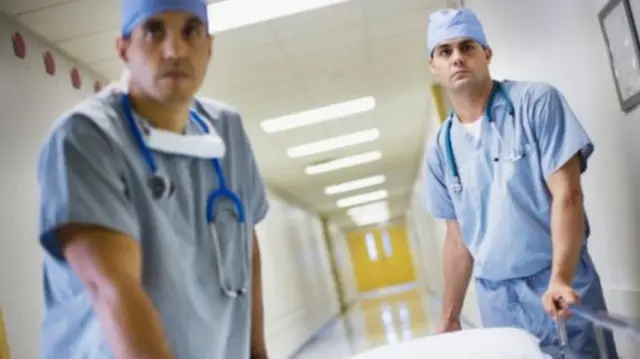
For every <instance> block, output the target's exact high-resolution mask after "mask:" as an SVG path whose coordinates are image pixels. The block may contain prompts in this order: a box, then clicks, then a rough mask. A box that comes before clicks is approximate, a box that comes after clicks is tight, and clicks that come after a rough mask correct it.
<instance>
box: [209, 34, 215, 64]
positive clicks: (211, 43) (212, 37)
mask: <svg viewBox="0 0 640 359" xmlns="http://www.w3.org/2000/svg"><path fill="white" fill-rule="evenodd" d="M215 40H216V37H215V36H213V35H211V34H209V59H211V56H213V46H214V45H215Z"/></svg>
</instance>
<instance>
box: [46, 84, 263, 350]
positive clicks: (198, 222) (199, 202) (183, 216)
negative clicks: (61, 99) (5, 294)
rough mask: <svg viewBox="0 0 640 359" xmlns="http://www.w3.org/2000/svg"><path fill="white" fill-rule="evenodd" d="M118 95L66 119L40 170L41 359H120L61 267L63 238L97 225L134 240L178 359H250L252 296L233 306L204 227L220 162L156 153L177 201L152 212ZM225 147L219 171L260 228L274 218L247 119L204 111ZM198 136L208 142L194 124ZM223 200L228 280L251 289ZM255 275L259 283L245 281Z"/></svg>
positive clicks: (155, 204)
mask: <svg viewBox="0 0 640 359" xmlns="http://www.w3.org/2000/svg"><path fill="white" fill-rule="evenodd" d="M120 98H121V97H120V95H119V94H98V95H96V96H94V97H92V98H90V99H88V100H86V101H84V102H83V103H81V104H80V105H79V106H77V107H76V108H75V109H73V110H72V111H70V112H69V113H67V114H65V115H64V116H62V118H60V119H59V120H58V121H57V122H56V123H55V125H54V126H53V129H52V131H51V133H50V135H49V136H48V138H47V139H46V141H45V143H44V146H43V148H42V152H41V153H40V159H39V164H38V182H39V186H40V198H41V199H40V240H41V243H42V245H43V247H44V249H45V258H44V273H43V276H44V277H43V280H44V293H45V314H44V321H43V323H42V352H43V354H42V358H44V359H113V358H114V356H113V354H112V352H111V350H110V348H109V346H108V344H107V343H106V341H105V336H104V333H103V331H102V329H101V325H100V323H99V321H98V318H97V317H96V313H95V312H94V311H93V309H92V302H91V296H90V293H89V292H88V291H87V288H86V287H85V286H84V285H83V284H82V283H81V282H80V281H79V279H78V277H77V276H76V275H75V274H74V272H73V271H72V270H71V269H70V268H69V265H68V264H67V263H66V262H65V261H64V260H63V259H62V255H61V253H60V252H61V251H60V247H59V245H58V242H57V239H56V237H55V233H54V231H55V230H56V229H57V228H59V227H60V226H62V225H64V224H67V223H85V224H95V225H99V226H103V227H107V228H111V229H115V230H117V231H121V232H124V233H126V234H128V235H129V236H131V238H133V239H135V240H136V241H138V242H139V244H140V246H141V248H142V263H143V269H142V272H143V273H142V283H143V286H144V289H145V290H146V292H147V293H148V295H149V296H150V298H151V300H152V301H153V303H154V305H155V308H156V309H157V310H158V312H159V314H160V316H161V319H162V322H163V323H164V330H165V332H166V335H167V338H168V341H169V343H170V345H171V347H172V348H173V351H174V354H175V357H176V359H196V358H208V359H229V358H238V359H242V358H249V347H250V333H251V331H250V328H251V315H250V314H251V290H250V289H251V285H250V284H249V287H248V290H249V291H248V292H247V294H246V295H245V296H242V297H239V298H237V299H231V298H228V297H227V296H225V295H224V294H223V292H222V290H221V287H220V284H219V283H218V279H217V278H218V275H217V269H216V256H215V252H214V247H213V244H212V236H211V234H210V232H209V230H208V224H207V222H206V218H205V202H206V199H207V195H208V193H210V191H212V190H213V189H214V188H219V186H218V184H217V180H216V177H215V173H214V170H213V166H212V164H211V161H210V160H206V159H197V158H192V157H187V156H182V155H174V154H165V153H160V152H157V151H154V155H155V159H156V163H157V165H158V168H159V171H160V173H164V174H168V176H169V178H171V180H172V181H173V182H174V184H175V192H174V193H173V195H171V196H169V197H167V198H164V199H161V200H154V199H153V198H152V197H151V192H150V190H149V187H148V185H147V181H148V179H149V177H150V172H149V169H148V166H147V164H146V162H145V161H144V159H143V157H142V155H141V152H140V150H139V148H138V147H137V146H136V144H135V142H134V138H133V136H132V134H131V132H130V131H129V128H128V127H127V124H126V121H125V120H124V114H123V112H122V108H121V103H120ZM200 101H201V104H202V105H203V107H204V108H205V109H206V113H203V112H202V111H199V113H200V115H201V117H202V118H203V119H206V120H209V121H210V122H211V124H212V125H213V126H214V128H215V129H216V130H217V132H218V133H219V134H220V136H221V137H222V138H223V139H224V142H225V143H226V145H227V154H226V156H225V157H224V159H222V160H221V162H222V166H223V168H224V174H225V175H226V178H227V182H228V185H229V186H230V188H231V189H232V190H233V191H234V192H236V193H237V194H238V195H239V196H240V198H241V199H242V202H243V203H244V205H245V208H246V215H247V220H248V221H250V223H253V224H254V225H255V224H257V223H258V222H259V221H261V220H262V219H263V218H264V217H265V215H266V213H267V209H268V204H267V200H266V196H265V189H264V186H263V182H262V179H261V176H260V174H259V173H258V169H257V167H256V163H255V159H254V156H253V152H252V150H251V146H250V144H249V140H248V139H247V136H246V134H245V131H244V129H243V125H242V122H241V120H240V117H239V115H238V114H237V113H236V112H235V111H234V110H232V109H230V108H228V107H226V106H224V105H221V104H218V103H214V102H211V101H207V100H200ZM187 132H188V133H200V128H199V127H198V126H197V124H195V123H193V121H191V122H190V123H189V125H188V129H187ZM233 208H234V207H233V206H232V204H231V203H230V202H229V201H226V200H225V201H223V200H220V201H219V202H218V205H217V207H216V213H218V215H217V216H216V217H217V220H216V226H217V230H218V233H219V239H220V247H221V250H222V256H223V258H224V260H223V262H224V263H223V267H224V270H225V274H224V278H226V280H228V281H229V285H230V287H231V288H239V287H241V283H242V282H241V281H242V277H241V275H242V274H243V270H242V269H241V266H242V265H246V264H244V263H246V259H245V258H246V257H245V256H243V253H244V252H243V250H244V249H249V250H250V249H251V248H252V247H251V245H252V243H251V240H252V237H251V233H249V238H241V237H240V236H239V233H238V232H239V227H238V225H237V222H236V220H235V219H234V218H233V217H232V215H231V214H230V211H228V210H225V209H231V210H233ZM244 273H245V274H246V275H249V276H250V275H251V271H250V270H249V273H246V270H245V271H244Z"/></svg>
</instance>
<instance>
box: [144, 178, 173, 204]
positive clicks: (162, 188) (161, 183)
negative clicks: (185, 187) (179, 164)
mask: <svg viewBox="0 0 640 359" xmlns="http://www.w3.org/2000/svg"><path fill="white" fill-rule="evenodd" d="M148 184H149V189H150V190H151V195H152V196H153V198H154V199H160V198H162V197H165V196H168V195H171V194H172V193H173V192H174V190H175V186H174V185H173V182H171V181H169V180H168V179H167V178H165V177H163V176H161V175H158V174H154V175H152V176H150V177H149V183H148Z"/></svg>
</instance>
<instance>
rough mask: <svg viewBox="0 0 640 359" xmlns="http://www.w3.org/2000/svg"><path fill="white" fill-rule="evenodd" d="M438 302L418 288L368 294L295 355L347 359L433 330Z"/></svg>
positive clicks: (300, 358)
mask: <svg viewBox="0 0 640 359" xmlns="http://www.w3.org/2000/svg"><path fill="white" fill-rule="evenodd" d="M436 312H437V311H436V308H435V307H434V303H431V302H430V300H429V295H428V294H427V293H426V292H425V291H423V290H421V289H417V288H408V289H406V288H405V289H395V290H391V291H386V292H379V293H376V294H372V295H367V296H365V297H363V298H362V299H360V300H359V301H358V303H356V304H355V305H354V306H353V307H352V308H351V310H350V311H349V312H348V313H347V314H346V315H345V316H343V317H341V318H339V319H338V320H336V321H335V322H334V323H332V324H331V325H330V326H328V327H327V328H326V329H325V330H323V332H321V333H319V334H318V335H317V336H316V338H314V340H313V341H311V342H310V343H308V344H307V345H306V346H305V347H304V348H303V349H302V350H301V351H300V353H299V354H298V355H296V356H295V357H294V358H293V359H344V358H350V357H351V356H353V355H355V354H357V353H361V352H363V351H367V350H369V349H372V348H375V347H379V346H382V345H386V344H393V343H398V342H402V341H406V340H411V339H415V338H419V337H424V336H427V335H430V334H431V333H432V331H433V330H432V329H433V328H432V319H433V318H434V315H433V313H436Z"/></svg>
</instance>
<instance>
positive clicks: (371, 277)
mask: <svg viewBox="0 0 640 359" xmlns="http://www.w3.org/2000/svg"><path fill="white" fill-rule="evenodd" d="M347 238H348V241H349V253H350V254H351V260H352V262H353V266H354V271H355V276H356V283H357V286H358V290H359V291H360V292H370V291H374V290H377V289H381V288H385V287H390V286H394V285H400V284H406V283H411V282H414V281H415V280H416V273H415V269H414V266H413V260H412V257H411V249H410V247H409V241H408V238H407V232H406V229H405V227H404V225H390V226H387V227H383V228H372V229H370V230H365V231H354V232H350V233H348V235H347Z"/></svg>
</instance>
